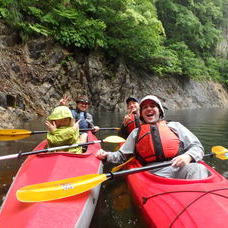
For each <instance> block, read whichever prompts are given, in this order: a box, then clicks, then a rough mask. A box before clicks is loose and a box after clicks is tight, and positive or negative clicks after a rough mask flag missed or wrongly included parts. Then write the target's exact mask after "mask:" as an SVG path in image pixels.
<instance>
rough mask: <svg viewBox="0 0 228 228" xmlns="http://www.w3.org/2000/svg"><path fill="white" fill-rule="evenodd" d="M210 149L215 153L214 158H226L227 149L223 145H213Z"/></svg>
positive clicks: (227, 155)
mask: <svg viewBox="0 0 228 228" xmlns="http://www.w3.org/2000/svg"><path fill="white" fill-rule="evenodd" d="M211 151H212V153H214V154H215V156H216V158H219V159H221V160H227V159H228V150H227V149H226V148H225V147H223V146H213V147H212V148H211Z"/></svg>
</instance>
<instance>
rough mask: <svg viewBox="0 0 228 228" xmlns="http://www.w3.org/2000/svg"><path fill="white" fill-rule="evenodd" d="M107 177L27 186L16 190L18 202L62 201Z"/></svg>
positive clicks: (84, 177)
mask: <svg viewBox="0 0 228 228" xmlns="http://www.w3.org/2000/svg"><path fill="white" fill-rule="evenodd" d="M107 179H108V177H107V176H106V175H105V174H88V175H84V176H78V177H73V178H68V179H63V180H59V181H52V182H44V183H40V184H34V185H27V186H24V187H22V188H20V189H18V190H17V192H16V197H17V200H19V201H20V202H26V203H32V202H42V201H51V200H57V199H62V198H66V197H70V196H74V195H78V194H80V193H83V192H86V191H88V190H91V189H92V188H94V187H96V186H97V185H99V184H101V183H102V182H104V181H105V180H107Z"/></svg>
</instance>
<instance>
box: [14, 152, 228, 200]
mask: <svg viewBox="0 0 228 228" xmlns="http://www.w3.org/2000/svg"><path fill="white" fill-rule="evenodd" d="M217 153H219V155H222V153H223V154H224V157H225V158H226V159H228V154H227V150H225V151H224V152H221V151H220V150H216V152H214V153H211V154H206V155H205V156H204V157H208V156H210V157H211V156H213V155H214V154H215V155H217ZM218 158H220V157H218ZM171 164H172V161H168V162H163V163H162V164H155V165H149V166H144V167H140V168H135V169H130V170H123V171H119V172H113V173H112V172H110V173H107V174H89V175H84V176H79V177H73V178H68V179H63V180H59V181H53V182H45V183H40V184H34V185H28V186H25V187H22V188H20V189H18V190H17V192H16V197H17V199H18V200H19V201H21V202H41V201H49V200H56V199H62V198H65V197H69V196H73V195H77V194H80V193H83V192H86V191H88V190H90V189H92V188H94V187H96V186H97V185H99V184H101V183H103V182H104V181H106V180H109V179H112V178H114V177H118V176H123V175H129V174H133V173H138V172H143V171H146V170H151V169H156V168H162V167H166V166H169V165H171Z"/></svg>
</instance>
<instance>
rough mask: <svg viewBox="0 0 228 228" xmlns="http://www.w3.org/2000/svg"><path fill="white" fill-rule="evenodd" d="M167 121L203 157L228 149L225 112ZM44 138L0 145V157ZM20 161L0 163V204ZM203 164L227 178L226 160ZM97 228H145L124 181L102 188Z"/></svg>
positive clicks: (117, 119)
mask: <svg viewBox="0 0 228 228" xmlns="http://www.w3.org/2000/svg"><path fill="white" fill-rule="evenodd" d="M122 118H123V114H120V113H112V112H102V113H101V112H99V113H96V114H95V115H94V120H95V124H96V125H98V126H100V127H119V126H120V124H121V121H122ZM166 119H167V120H172V121H178V122H180V123H182V124H183V125H184V126H186V127H187V128H188V129H189V130H191V131H192V132H193V133H194V134H195V135H196V136H197V137H198V138H199V139H200V141H201V142H202V144H203V146H204V148H205V153H210V151H211V147H212V146H216V145H220V146H224V147H226V148H228V109H220V108H215V109H199V110H182V111H168V112H167V113H166ZM20 128H22V129H27V130H34V131H37V130H44V129H45V127H44V120H43V119H37V120H33V121H31V122H28V123H24V124H23V125H22V126H21V127H20ZM115 134H117V132H115V131H101V132H99V133H98V134H97V137H98V138H99V139H102V138H104V137H106V136H108V135H115ZM44 138H45V134H42V135H32V136H30V137H28V138H26V139H23V140H18V141H7V142H2V141H0V152H1V154H0V156H3V155H6V154H14V153H18V152H20V151H22V152H25V151H31V150H32V149H33V148H34V147H35V146H36V145H37V144H38V143H39V142H40V141H41V140H42V139H44ZM102 146H103V148H104V149H106V150H110V151H114V148H115V146H114V145H111V144H103V145H102ZM23 160H24V159H23V158H22V159H19V160H18V159H10V160H5V161H0V162H1V164H0V200H1V202H0V204H1V203H2V198H4V195H5V194H6V192H7V191H8V188H9V187H10V184H11V183H12V179H13V177H14V176H15V174H16V172H17V170H18V168H19V167H20V165H21V163H22V162H23ZM205 161H206V162H207V163H208V164H210V165H211V166H213V167H215V168H216V170H217V171H219V172H220V173H221V174H223V175H224V176H226V177H227V178H228V160H227V161H221V160H218V159H216V158H207V159H205ZM111 167H112V166H111V165H105V172H107V171H109V170H110V169H111ZM98 227H108V228H109V227H110V228H112V227H113V228H118V227H124V228H128V227H129V228H130V227H137V228H143V227H145V224H144V223H143V221H142V218H141V217H140V213H139V211H138V209H137V207H136V206H135V205H134V203H133V202H132V199H131V197H130V194H129V192H128V189H127V185H126V183H125V181H124V179H123V178H119V179H118V180H117V179H116V180H113V181H107V182H105V183H104V184H103V185H102V188H101V194H100V197H99V201H98V205H97V208H96V211H95V214H94V217H93V222H92V224H91V227H90V228H98Z"/></svg>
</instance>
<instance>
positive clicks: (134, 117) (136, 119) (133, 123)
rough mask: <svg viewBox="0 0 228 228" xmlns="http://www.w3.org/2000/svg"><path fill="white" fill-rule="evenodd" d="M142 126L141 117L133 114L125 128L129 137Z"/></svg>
mask: <svg viewBox="0 0 228 228" xmlns="http://www.w3.org/2000/svg"><path fill="white" fill-rule="evenodd" d="M139 126H140V121H139V117H137V115H135V114H131V119H130V120H128V122H127V124H126V126H125V128H126V129H127V132H128V135H130V133H131V132H132V131H133V130H134V129H135V128H138V127H139Z"/></svg>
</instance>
